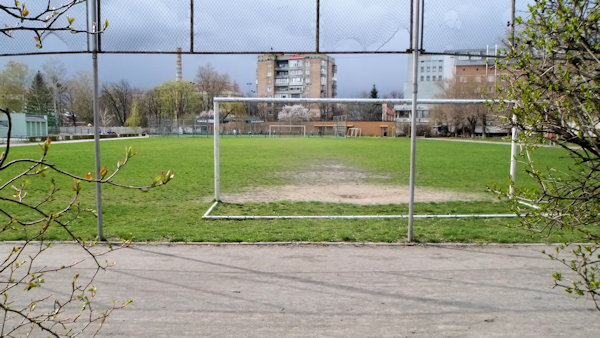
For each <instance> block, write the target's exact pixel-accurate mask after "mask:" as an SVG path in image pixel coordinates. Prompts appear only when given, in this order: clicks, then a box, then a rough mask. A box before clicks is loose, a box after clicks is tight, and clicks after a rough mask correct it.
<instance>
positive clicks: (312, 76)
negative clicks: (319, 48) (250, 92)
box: [256, 54, 337, 99]
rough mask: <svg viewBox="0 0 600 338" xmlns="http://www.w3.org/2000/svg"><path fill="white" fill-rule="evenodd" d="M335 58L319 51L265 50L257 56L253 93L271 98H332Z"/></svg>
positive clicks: (334, 89) (335, 84)
mask: <svg viewBox="0 0 600 338" xmlns="http://www.w3.org/2000/svg"><path fill="white" fill-rule="evenodd" d="M336 74H337V67H336V65H335V59H334V58H332V57H329V56H327V55H321V54H302V55H285V54H265V55H261V56H259V57H258V62H257V67H256V94H257V96H258V97H273V98H284V99H285V98H320V97H323V98H334V97H336V96H337V78H336Z"/></svg>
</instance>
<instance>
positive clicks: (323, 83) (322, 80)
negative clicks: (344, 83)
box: [321, 76, 327, 85]
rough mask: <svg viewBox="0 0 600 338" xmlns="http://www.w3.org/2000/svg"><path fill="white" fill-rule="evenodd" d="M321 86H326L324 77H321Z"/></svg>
mask: <svg viewBox="0 0 600 338" xmlns="http://www.w3.org/2000/svg"><path fill="white" fill-rule="evenodd" d="M321 84H322V85H326V84H327V78H326V77H325V76H321Z"/></svg>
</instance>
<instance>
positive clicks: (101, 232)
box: [91, 1, 104, 240]
mask: <svg viewBox="0 0 600 338" xmlns="http://www.w3.org/2000/svg"><path fill="white" fill-rule="evenodd" d="M97 9H98V1H94V2H93V4H92V36H91V37H92V72H93V77H94V107H93V109H94V151H95V155H96V158H95V159H96V176H95V177H96V180H100V179H101V178H100V166H101V164H100V117H99V115H100V109H99V106H98V100H99V95H98V88H99V80H98V53H97V52H98V34H97V31H98V29H99V27H98V12H97ZM96 212H97V214H98V216H97V226H98V239H99V240H104V228H103V224H102V184H101V183H100V182H96Z"/></svg>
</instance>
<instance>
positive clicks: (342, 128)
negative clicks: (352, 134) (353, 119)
mask: <svg viewBox="0 0 600 338" xmlns="http://www.w3.org/2000/svg"><path fill="white" fill-rule="evenodd" d="M347 129H348V115H345V114H344V115H338V116H334V117H333V134H334V135H335V136H336V137H346V136H348V131H347Z"/></svg>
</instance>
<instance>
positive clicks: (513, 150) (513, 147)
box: [508, 0, 517, 197]
mask: <svg viewBox="0 0 600 338" xmlns="http://www.w3.org/2000/svg"><path fill="white" fill-rule="evenodd" d="M511 20H512V22H511V27H510V47H511V52H514V50H515V0H512V12H511ZM512 124H513V127H512V130H511V140H510V186H509V187H508V195H509V197H513V196H514V195H515V184H514V183H515V182H516V180H517V116H516V115H515V114H514V113H513V116H512Z"/></svg>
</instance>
